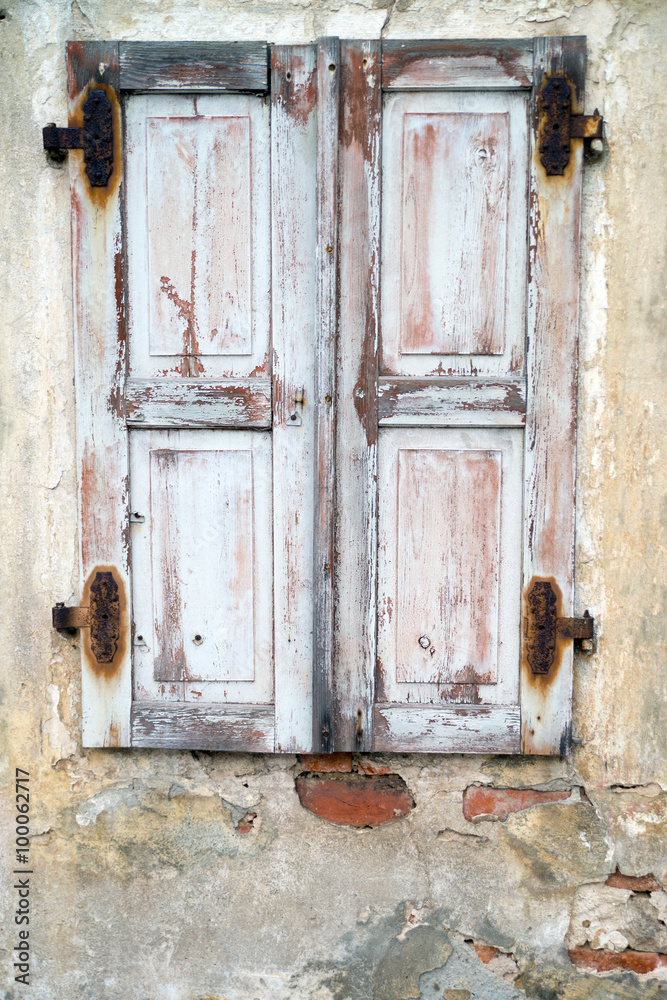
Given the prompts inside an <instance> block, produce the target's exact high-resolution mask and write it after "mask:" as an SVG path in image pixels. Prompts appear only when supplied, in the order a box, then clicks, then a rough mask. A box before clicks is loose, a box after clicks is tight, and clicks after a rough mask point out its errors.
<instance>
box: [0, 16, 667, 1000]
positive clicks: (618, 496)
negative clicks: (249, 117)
mask: <svg viewBox="0 0 667 1000" xmlns="http://www.w3.org/2000/svg"><path fill="white" fill-rule="evenodd" d="M666 27H667V5H666V4H665V3H664V2H649V0H644V2H636V3H627V2H625V3H621V2H610V0H590V2H588V3H577V2H574V0H393V2H390V0H358V2H354V3H353V2H346V0H328V2H325V0H322V2H312V0H294V2H291V3H285V2H279V0H275V2H271V0H236V2H233V0H190V2H185V0H71V2H70V0H9V3H8V4H7V5H6V6H5V8H4V9H3V17H2V19H1V20H0V74H1V76H2V86H1V87H0V101H1V102H2V111H1V112H0V134H1V136H2V148H3V159H4V170H3V172H2V176H1V177H0V185H1V187H0V218H1V220H2V221H1V227H2V228H1V231H0V240H1V246H2V252H1V254H0V257H1V258H2V261H1V263H0V267H1V268H2V279H1V284H0V289H1V291H0V299H1V302H2V305H1V308H0V323H1V324H2V328H3V332H4V337H3V359H2V360H3V363H2V365H0V383H1V387H2V393H1V395H2V459H1V460H2V463H3V465H2V472H1V474H0V480H1V482H2V487H3V492H4V493H5V494H6V500H5V504H4V508H3V520H2V550H3V559H2V564H3V580H2V589H3V598H4V600H3V630H2V638H1V640H0V642H1V645H0V658H1V662H2V667H3V671H2V695H3V709H2V712H3V714H2V719H3V727H4V730H3V732H4V740H3V747H4V749H5V755H4V756H3V760H2V766H3V772H2V780H3V795H2V799H3V808H4V810H5V811H4V822H5V824H6V825H5V828H4V838H3V839H4V843H5V845H6V851H5V854H4V861H5V865H6V872H5V874H4V877H3V881H2V884H1V885H0V900H1V905H2V931H1V939H0V944H1V945H2V948H4V949H5V950H4V951H3V952H2V959H3V964H2V971H1V976H2V983H3V984H4V990H5V992H4V993H3V994H2V995H3V996H4V997H6V998H14V997H19V996H21V995H22V994H23V991H24V990H25V989H26V987H24V986H22V985H21V984H15V983H14V978H13V977H14V970H13V969H12V967H11V966H12V958H11V956H10V952H11V951H12V949H13V947H14V945H16V944H17V943H18V939H17V937H16V931H17V928H16V926H15V924H14V911H15V908H16V899H17V893H16V890H15V889H14V888H13V885H14V882H13V878H14V876H13V875H12V873H11V871H12V869H11V864H12V861H13V834H14V831H13V824H14V812H13V809H12V805H13V801H14V798H13V790H14V789H13V776H14V768H15V767H16V766H19V767H22V768H25V769H29V771H30V781H31V795H32V830H33V833H34V834H35V836H34V838H33V841H32V848H31V861H32V866H31V867H32V870H33V874H32V876H31V879H32V886H31V887H32V890H33V896H32V907H33V911H32V922H31V925H30V930H31V935H30V944H31V951H32V953H33V954H32V961H31V982H32V986H31V995H32V996H33V997H35V998H39V1000H46V998H49V1000H51V998H53V1000H75V998H79V997H81V998H87V1000H90V998H95V1000H102V998H106V997H109V998H111V997H113V998H119V997H120V998H128V1000H130V998H147V1000H148V998H150V1000H157V998H165V1000H202V998H207V997H208V998H228V1000H265V998H283V997H297V998H301V997H308V998H310V997H312V998H318V1000H331V998H336V1000H347V998H350V1000H352V998H355V1000H356V998H359V1000H361V998H366V997H369V998H370V997H373V998H375V1000H392V998H394V997H403V996H405V997H407V996H416V995H417V993H416V992H415V990H414V987H415V984H416V983H418V982H420V983H421V996H423V997H431V996H433V997H437V996H445V997H447V998H448V1000H467V998H468V997H470V996H474V997H475V998H494V1000H505V998H510V997H521V996H527V997H535V998H538V997H539V998H544V1000H546V998H560V997H567V998H589V997H592V998H600V1000H602V998H609V997H613V998H621V997H653V996H659V995H662V992H660V986H662V990H663V991H664V990H665V989H667V982H665V981H664V978H665V977H666V976H667V968H662V975H663V982H662V983H660V982H659V980H658V979H656V978H655V976H649V977H648V978H647V977H644V978H643V979H640V978H638V977H637V975H635V974H633V973H623V972H620V971H618V970H617V971H615V972H613V973H610V974H608V975H607V976H602V977H601V976H599V975H596V974H595V973H593V972H582V971H578V970H577V969H576V968H575V967H574V966H573V965H572V963H571V962H570V959H569V958H568V951H567V949H568V947H569V948H573V947H575V946H576V945H578V944H586V939H587V936H588V943H589V944H590V943H591V942H592V941H593V938H594V937H596V935H597V938H596V941H597V946H600V945H601V944H602V945H603V946H604V948H605V949H606V950H607V951H611V952H615V953H621V952H622V951H623V949H625V948H628V947H629V948H630V949H631V950H633V951H640V952H646V953H654V954H661V953H665V952H667V942H666V940H665V938H666V935H667V929H666V928H665V921H666V920H667V907H666V906H665V902H666V900H667V897H665V896H664V894H663V893H661V891H660V888H659V886H658V885H656V883H655V881H654V882H650V881H648V882H644V883H627V885H628V886H629V888H623V886H622V885H620V884H617V885H611V886H605V885H604V882H605V880H606V879H607V876H608V875H609V874H610V873H612V872H614V870H615V869H616V867H617V866H618V867H619V869H620V871H621V872H622V873H623V874H624V875H630V876H632V875H634V876H639V875H647V874H649V873H651V874H652V875H653V876H654V878H655V880H657V882H659V883H662V884H663V885H667V669H666V667H667V662H666V661H667V657H666V650H665V639H666V638H667V624H666V621H665V596H666V594H667V589H666V585H665V566H666V561H665V549H666V545H665V543H666V539H667V471H666V469H667V461H666V455H665V450H666V445H665V431H664V425H663V420H662V415H663V412H664V411H665V407H666V404H665V400H666V399H667V350H665V346H666V343H665V317H664V303H665V285H666V279H667V274H666V267H665V241H666V236H667V233H666V225H665V223H666V215H667V200H666V199H665V185H664V180H663V179H664V174H665V156H666V154H667V148H666V147H667V129H666V128H665V115H664V108H665V98H664V95H665V92H666V90H665V85H666V83H667V79H666V77H667V63H666V62H665V59H664V55H663V53H664V49H665V43H666V41H667V38H666V32H665V28H666ZM381 32H382V33H383V34H384V36H385V37H397V38H401V37H405V38H408V37H445V38H446V37H450V38H453V37H475V36H479V37H511V36H527V35H535V34H585V35H587V36H588V45H589V73H588V81H587V93H586V105H587V110H588V111H592V110H593V108H594V107H596V106H597V107H599V109H600V111H601V112H602V113H603V114H604V117H605V120H606V122H607V126H606V151H605V153H604V155H603V157H602V158H601V160H600V161H598V162H595V163H590V164H588V165H587V166H586V172H585V181H584V192H585V197H584V212H583V256H582V270H581V282H582V304H583V308H582V316H581V334H580V345H581V346H580V352H581V377H580V411H579V412H580V424H579V452H578V464H579V494H578V544H577V574H578V583H577V595H578V598H577V599H578V607H577V611H579V612H580V611H582V610H583V608H584V607H587V608H589V609H590V611H591V612H592V613H593V614H594V615H595V616H596V618H597V619H598V625H599V645H598V650H597V653H596V654H595V655H594V656H589V657H584V656H579V657H578V658H577V660H576V665H575V678H576V679H575V730H576V733H577V735H578V736H579V737H580V738H581V740H582V742H581V745H579V746H577V747H576V748H575V751H574V753H573V755H572V757H571V758H569V759H525V758H524V759H521V758H519V759H509V758H486V757H482V758H464V757H453V758H444V759H439V758H436V757H426V756H420V757H398V758H394V759H391V760H389V759H384V760H382V761H381V762H378V761H377V760H376V761H375V763H376V765H377V764H378V763H381V764H383V765H384V766H386V767H387V768H388V769H389V770H390V771H392V772H394V773H398V774H400V775H401V776H402V777H403V778H404V779H405V782H406V783H407V785H408V787H409V789H410V791H411V793H412V795H413V797H414V800H415V802H416V806H415V808H414V809H413V810H412V811H411V812H410V814H409V815H408V816H407V817H406V818H404V819H401V820H400V821H397V822H395V823H389V824H387V825H384V826H381V827H379V828H377V829H364V830H355V829H353V828H350V827H344V826H335V825H332V824H330V823H327V822H326V821H324V820H322V819H319V818H318V817H316V816H314V815H313V814H312V813H310V812H307V811H306V810H304V809H303V808H302V806H301V805H300V803H299V800H298V798H297V796H296V792H295V777H296V775H297V774H298V773H300V771H302V770H303V769H304V767H305V765H303V764H300V763H299V762H298V761H297V760H296V759H295V758H294V757H284V758H283V757H277V756H276V757H259V756H256V757H251V756H243V755H230V754H203V753H202V754H195V753H178V752H173V753H162V752H158V751H144V752H131V751H87V752H84V751H83V750H82V748H81V744H80V713H81V704H80V683H79V669H80V668H79V655H78V648H77V647H78V640H77V639H76V638H69V637H67V636H63V635H59V634H57V633H54V632H53V631H52V630H51V627H50V608H51V605H52V604H53V603H54V602H55V601H56V600H66V599H69V600H70V601H71V602H75V601H76V600H77V598H78V596H79V595H78V593H77V580H78V568H77V544H76V481H75V469H74V463H73V455H74V411H73V388H72V376H73V359H72V312H71V290H70V289H71V274H70V246H69V181H68V172H67V165H66V164H65V165H64V166H56V165H54V164H53V163H51V162H49V161H48V160H47V158H46V156H45V154H44V152H43V151H42V149H41V127H42V126H43V125H44V124H46V123H47V122H49V121H56V122H58V123H59V124H64V123H65V122H66V101H65V97H66V86H65V61H64V45H65V40H66V39H71V38H83V39H92V38H98V37H99V38H114V39H134V40H139V39H158V38H159V39H173V40H177V39H252V38H261V39H268V40H269V41H276V42H300V41H310V40H313V39H315V38H316V37H317V36H319V35H323V34H338V35H340V36H341V37H375V36H378V35H379V34H380V33H381ZM355 766H356V765H355ZM474 783H481V784H484V785H495V786H497V787H499V788H510V789H523V788H528V787H530V788H534V789H538V790H542V791H545V790H550V791H556V790H563V791H566V792H568V793H569V797H567V798H561V799H560V800H559V801H554V802H550V803H543V804H538V805H534V806H532V807H531V808H528V809H522V810H520V811H518V812H514V813H512V814H510V815H509V816H508V817H507V819H505V820H504V821H502V820H496V821H492V820H490V819H484V818H482V819H480V817H479V816H478V817H476V820H477V821H476V822H473V821H468V820H466V819H465V818H464V815H463V810H462V796H463V792H464V790H465V789H466V788H468V787H470V786H471V785H472V784H474ZM249 812H252V813H255V814H256V817H255V818H254V820H252V822H250V823H249V824H244V823H243V818H244V817H245V816H246V814H247V813H249ZM239 827H240V828H239ZM246 827H247V829H246ZM244 830H245V832H244ZM591 886H592V888H591ZM641 886H648V890H649V891H650V894H649V895H645V892H646V889H644V890H642V891H641V892H639V893H638V892H633V891H632V888H633V887H634V889H635V890H637V889H639V888H640V887H641ZM582 887H587V888H582ZM661 915H662V920H661V919H660V916H661ZM586 921H588V925H586ZM466 941H467V942H468V943H466ZM471 942H472V943H471ZM475 945H476V946H477V949H475V947H474V946H475ZM594 946H595V945H594ZM485 947H486V949H487V950H484V949H485ZM489 947H491V948H495V949H498V951H497V952H495V951H493V952H492V951H489V950H488V948H489ZM489 959H490V960H489ZM658 964H659V963H658ZM429 970H435V971H429ZM420 973H423V976H422V978H421V981H419V975H420ZM448 991H449V992H448ZM457 991H459V992H457Z"/></svg>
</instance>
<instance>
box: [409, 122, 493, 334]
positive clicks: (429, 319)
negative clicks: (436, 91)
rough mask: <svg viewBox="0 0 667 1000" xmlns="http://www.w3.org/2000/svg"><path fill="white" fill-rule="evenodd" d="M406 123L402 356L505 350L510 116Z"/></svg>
mask: <svg viewBox="0 0 667 1000" xmlns="http://www.w3.org/2000/svg"><path fill="white" fill-rule="evenodd" d="M402 125H403V134H402V136H401V137H400V139H402V146H403V150H402V153H403V159H402V168H403V170H402V174H403V175H402V193H401V218H402V227H401V234H400V247H401V287H400V290H399V294H400V300H401V306H400V330H401V332H400V341H399V350H400V352H401V353H402V354H502V353H503V350H504V346H505V345H504V341H505V336H504V333H505V275H506V270H507V261H506V253H507V221H508V220H507V202H508V187H509V183H508V182H509V177H508V171H509V116H508V115H507V113H504V114H503V113H489V114H472V113H470V112H467V113H456V112H446V113H435V112H431V113H430V114H424V113H423V112H422V113H416V114H415V113H411V112H406V113H405V114H404V115H403V122H402ZM390 141H395V142H398V141H399V136H397V135H396V136H391V137H390Z"/></svg>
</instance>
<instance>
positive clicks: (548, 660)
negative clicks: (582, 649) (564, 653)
mask: <svg viewBox="0 0 667 1000" xmlns="http://www.w3.org/2000/svg"><path fill="white" fill-rule="evenodd" d="M593 624H594V619H593V618H592V617H591V615H589V613H588V611H585V612H584V617H583V618H559V617H558V615H557V614H556V593H555V591H554V589H553V587H552V586H551V584H550V583H549V581H548V580H536V581H535V583H534V584H533V586H532V587H531V589H530V590H529V592H528V607H527V613H526V656H527V659H528V663H529V664H530V668H531V670H532V671H533V673H534V674H548V673H549V667H550V666H551V664H552V663H553V661H554V655H555V652H556V637H557V636H561V638H563V639H592V638H593Z"/></svg>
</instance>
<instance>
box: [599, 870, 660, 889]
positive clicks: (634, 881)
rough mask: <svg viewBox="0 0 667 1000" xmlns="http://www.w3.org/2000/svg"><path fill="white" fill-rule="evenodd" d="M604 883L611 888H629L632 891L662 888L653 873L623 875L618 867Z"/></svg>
mask: <svg viewBox="0 0 667 1000" xmlns="http://www.w3.org/2000/svg"><path fill="white" fill-rule="evenodd" d="M605 885H609V886H611V888H612V889H631V890H632V892H659V891H660V890H661V889H662V886H661V885H660V883H659V882H658V880H657V878H656V877H655V875H623V874H622V873H621V872H620V871H619V870H618V868H617V869H616V871H615V872H614V874H613V875H610V876H609V878H608V879H607V881H606V882H605Z"/></svg>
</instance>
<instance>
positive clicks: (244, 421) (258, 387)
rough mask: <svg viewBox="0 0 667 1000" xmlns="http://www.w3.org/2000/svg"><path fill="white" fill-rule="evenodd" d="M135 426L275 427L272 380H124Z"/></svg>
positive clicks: (128, 415) (130, 418)
mask: <svg viewBox="0 0 667 1000" xmlns="http://www.w3.org/2000/svg"><path fill="white" fill-rule="evenodd" d="M125 414H126V419H127V423H128V425H129V426H130V427H146V428H148V427H161V428H165V429H166V428H170V427H173V428H179V427H193V428H194V427H220V428H222V427H238V428H239V429H243V428H246V429H247V428H249V427H254V428H257V429H267V428H270V427H271V381H270V380H269V379H263V378H256V379H254V378H252V379H251V378H249V379H235V380H229V381H226V382H225V381H221V382H211V381H209V380H208V379H200V378H179V379H175V378H166V379H138V378H130V379H128V380H127V382H126V384H125Z"/></svg>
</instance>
